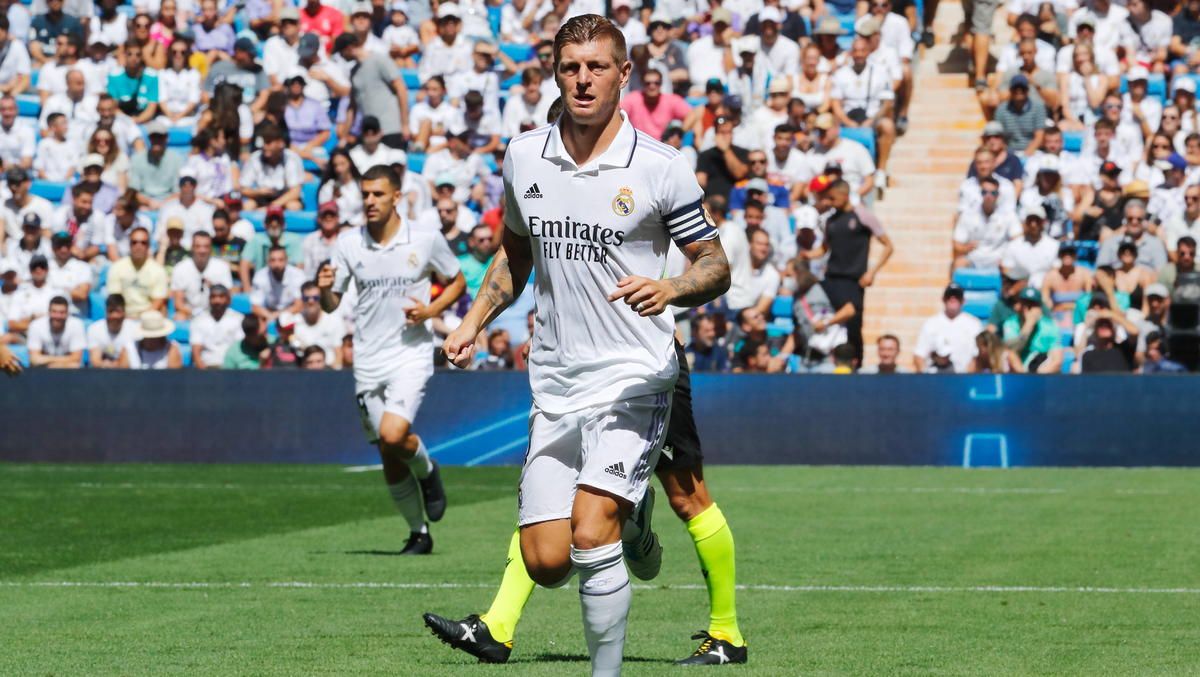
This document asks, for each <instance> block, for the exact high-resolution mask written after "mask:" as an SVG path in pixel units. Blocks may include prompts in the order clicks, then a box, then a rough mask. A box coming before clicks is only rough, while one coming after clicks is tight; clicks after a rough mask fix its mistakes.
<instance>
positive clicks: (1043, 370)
mask: <svg viewBox="0 0 1200 677" xmlns="http://www.w3.org/2000/svg"><path fill="white" fill-rule="evenodd" d="M1015 306H1016V312H1015V313H1014V314H1013V315H1012V316H1011V317H1009V318H1008V319H1007V320H1005V321H1004V326H1003V327H1001V329H1000V338H1001V339H1003V341H1004V344H1005V348H1007V351H1008V354H1007V358H1008V364H1009V370H1010V371H1012V372H1013V373H1018V374H1022V373H1027V372H1032V373H1038V374H1057V373H1058V372H1059V371H1060V370H1061V369H1062V362H1063V351H1062V347H1061V345H1062V343H1061V338H1060V337H1061V333H1060V332H1059V330H1058V325H1057V324H1055V323H1054V320H1053V319H1052V318H1050V317H1048V316H1047V315H1046V314H1045V312H1044V310H1043V308H1042V294H1041V292H1039V291H1038V290H1037V289H1035V288H1034V287H1026V288H1025V289H1024V290H1022V291H1021V293H1020V294H1018V295H1017V298H1016V304H1015Z"/></svg>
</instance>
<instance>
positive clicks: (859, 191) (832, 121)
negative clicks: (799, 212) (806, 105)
mask: <svg viewBox="0 0 1200 677" xmlns="http://www.w3.org/2000/svg"><path fill="white" fill-rule="evenodd" d="M813 126H814V127H815V128H816V135H817V138H816V143H815V144H814V146H813V149H812V152H811V153H810V154H809V158H810V159H809V161H810V163H811V164H812V166H813V167H826V166H828V165H831V164H832V165H837V166H838V167H840V168H841V171H842V178H843V179H844V180H845V181H846V183H848V184H849V185H850V198H851V200H852V202H853V204H855V205H859V204H862V201H863V199H864V198H865V197H866V196H867V195H868V194H869V193H870V192H871V191H873V190H875V162H874V160H872V159H871V153H870V152H868V151H867V149H866V147H865V146H863V145H862V144H861V143H858V142H857V141H851V140H849V139H844V138H842V135H841V132H842V130H841V127H839V126H838V123H837V119H836V118H834V116H833V113H821V114H820V115H818V116H817V119H816V122H814V123H813Z"/></svg>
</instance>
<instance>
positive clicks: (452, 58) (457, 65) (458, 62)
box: [419, 2, 471, 81]
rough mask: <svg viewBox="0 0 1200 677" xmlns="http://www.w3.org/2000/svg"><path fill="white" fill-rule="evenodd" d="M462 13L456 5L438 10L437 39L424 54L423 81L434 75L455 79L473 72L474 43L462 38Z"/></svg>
mask: <svg viewBox="0 0 1200 677" xmlns="http://www.w3.org/2000/svg"><path fill="white" fill-rule="evenodd" d="M461 30H462V12H461V10H460V9H459V7H458V4H457V3H455V2H443V3H441V4H439V5H438V8H437V37H436V38H434V39H433V40H430V41H429V42H428V43H426V45H425V49H424V50H423V53H422V55H421V63H420V67H419V70H420V75H421V80H422V81H424V80H428V79H429V78H430V77H432V76H434V75H441V76H443V77H453V76H454V75H455V74H456V73H465V72H467V71H469V70H471V41H470V40H468V39H467V38H466V37H465V36H463V35H461V34H460V32H461Z"/></svg>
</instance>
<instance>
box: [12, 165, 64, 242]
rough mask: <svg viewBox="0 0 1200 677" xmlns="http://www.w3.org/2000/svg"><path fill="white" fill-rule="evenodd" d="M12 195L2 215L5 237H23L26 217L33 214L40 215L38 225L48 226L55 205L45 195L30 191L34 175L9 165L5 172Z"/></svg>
mask: <svg viewBox="0 0 1200 677" xmlns="http://www.w3.org/2000/svg"><path fill="white" fill-rule="evenodd" d="M4 178H5V182H6V183H7V185H8V191H9V193H10V196H9V198H8V199H6V200H5V201H4V206H3V209H0V215H2V218H3V219H4V233H5V238H4V239H17V238H20V237H21V229H22V227H23V224H24V222H25V217H26V216H28V215H30V214H33V215H34V216H37V217H38V226H39V227H40V226H41V225H42V224H46V227H47V228H48V227H49V226H50V221H51V219H52V218H53V217H54V205H52V204H50V201H49V200H47V199H46V198H44V197H40V196H37V195H34V194H33V193H31V192H30V191H29V189H30V188H31V187H32V186H33V177H31V176H30V175H29V172H28V171H26V170H25V169H22V168H21V167H9V169H8V171H6V172H5V173H4Z"/></svg>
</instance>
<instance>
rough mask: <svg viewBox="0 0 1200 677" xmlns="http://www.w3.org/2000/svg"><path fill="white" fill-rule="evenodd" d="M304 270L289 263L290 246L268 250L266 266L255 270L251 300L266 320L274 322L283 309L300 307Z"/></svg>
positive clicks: (261, 317)
mask: <svg viewBox="0 0 1200 677" xmlns="http://www.w3.org/2000/svg"><path fill="white" fill-rule="evenodd" d="M304 280H305V278H304V273H303V272H301V271H300V269H299V268H297V267H295V266H292V265H288V260H287V250H286V249H284V248H283V247H281V246H279V245H275V246H273V247H271V250H270V251H269V252H268V253H267V267H266V268H263V269H262V270H260V271H258V272H257V273H255V274H254V282H253V290H252V291H251V292H250V303H251V306H252V307H253V309H254V314H255V315H257V316H258V317H259V318H260V319H262V320H263V322H265V323H270V322H274V321H275V319H276V318H278V317H279V314H280V313H282V312H291V313H295V312H298V311H299V310H300V285H302V284H304Z"/></svg>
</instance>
